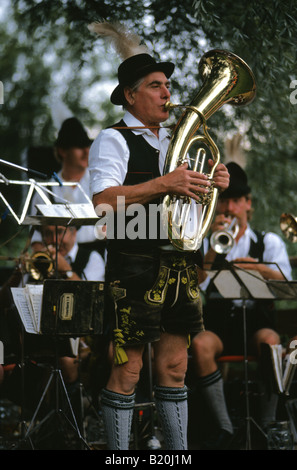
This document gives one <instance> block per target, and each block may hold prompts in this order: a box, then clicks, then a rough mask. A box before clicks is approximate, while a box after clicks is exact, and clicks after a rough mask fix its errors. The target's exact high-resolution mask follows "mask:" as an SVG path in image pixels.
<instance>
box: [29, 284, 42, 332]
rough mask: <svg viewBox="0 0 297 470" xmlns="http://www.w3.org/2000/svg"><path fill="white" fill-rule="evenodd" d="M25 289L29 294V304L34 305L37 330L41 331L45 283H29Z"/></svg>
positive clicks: (33, 311) (33, 313)
mask: <svg viewBox="0 0 297 470" xmlns="http://www.w3.org/2000/svg"><path fill="white" fill-rule="evenodd" d="M25 290H26V293H27V296H28V297H27V298H28V302H29V305H30V306H31V307H32V315H33V321H34V322H35V327H36V331H37V332H40V322H41V307H42V294H43V285H42V284H36V285H35V284H27V285H26V287H25ZM29 308H30V307H29Z"/></svg>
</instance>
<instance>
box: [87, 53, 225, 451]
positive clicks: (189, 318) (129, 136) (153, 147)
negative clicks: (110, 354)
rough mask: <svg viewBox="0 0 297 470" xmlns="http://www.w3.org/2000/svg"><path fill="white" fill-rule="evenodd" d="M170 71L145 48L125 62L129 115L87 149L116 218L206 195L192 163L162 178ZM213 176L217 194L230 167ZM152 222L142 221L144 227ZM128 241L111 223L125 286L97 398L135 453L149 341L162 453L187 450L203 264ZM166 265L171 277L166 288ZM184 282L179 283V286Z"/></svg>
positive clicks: (98, 203) (146, 242) (98, 194)
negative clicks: (134, 423)
mask: <svg viewBox="0 0 297 470" xmlns="http://www.w3.org/2000/svg"><path fill="white" fill-rule="evenodd" d="M122 46H123V44H122ZM122 49H123V47H122ZM173 70H174V65H173V64H172V63H170V62H157V61H156V60H155V59H154V58H153V57H152V56H151V55H150V54H149V53H147V52H144V53H143V52H140V51H138V52H137V53H134V54H131V55H128V57H125V58H124V61H123V62H122V63H121V65H120V66H119V69H118V80H119V84H118V86H117V87H116V88H115V90H114V91H113V93H112V95H111V101H112V103H113V104H115V105H120V106H123V107H124V110H125V114H124V116H123V119H122V120H121V121H120V122H119V123H117V124H116V125H115V126H113V127H112V128H109V129H106V130H103V131H101V133H100V134H99V136H98V137H97V139H96V140H95V141H94V143H93V144H92V146H91V149H90V174H91V188H92V193H93V201H94V207H95V208H97V210H98V209H99V210H100V208H101V207H103V208H104V207H107V206H109V207H110V208H111V209H112V210H113V211H114V212H115V213H116V211H117V210H119V209H118V207H119V206H118V199H119V197H120V198H121V200H123V199H124V202H125V208H128V209H129V208H131V209H132V208H133V205H134V207H135V204H137V207H139V206H140V205H141V206H142V207H144V208H145V209H146V211H147V210H148V208H149V207H151V205H152V204H158V203H159V202H160V198H161V197H162V196H164V195H166V194H178V195H185V196H190V197H191V198H193V199H195V200H197V193H196V191H197V192H200V193H207V192H208V187H209V182H208V180H207V178H206V176H205V175H204V174H200V173H198V172H194V171H191V170H189V169H187V164H185V165H182V166H180V167H179V168H177V169H176V170H174V171H173V172H171V173H168V174H166V175H164V176H161V175H162V172H163V165H164V160H165V155H166V151H167V147H168V143H169V135H168V132H167V130H166V129H165V128H164V127H162V126H161V123H163V122H164V121H166V120H167V119H168V111H167V110H166V109H165V103H166V102H167V101H168V100H169V98H170V90H169V89H170V81H169V79H170V77H171V75H172V73H173ZM214 180H215V184H216V186H217V187H218V188H220V189H222V190H223V189H226V187H227V186H228V182H229V175H228V172H227V170H226V168H225V166H224V165H222V164H220V165H219V166H218V167H217V171H216V173H215V177H214ZM146 214H147V212H146ZM148 220H149V218H145V220H141V221H140V222H139V226H140V228H142V227H144V225H145V223H146V222H148ZM128 222H129V220H128V219H125V227H124V228H127V229H128ZM116 228H117V230H118V232H116V233H119V232H121V231H122V229H123V226H122V225H120V222H118V226H117V227H116ZM124 231H125V230H124ZM125 235H126V236H125V237H122V238H121V237H116V236H115V237H113V238H112V237H110V238H109V236H108V224H107V251H108V258H107V268H106V282H108V283H111V284H112V283H114V284H115V286H116V287H117V288H122V289H123V290H122V292H121V293H120V294H119V296H118V299H117V300H116V299H114V298H111V299H110V304H109V307H108V308H107V313H108V315H109V318H108V321H109V324H110V333H111V339H112V341H113V344H114V361H113V365H112V370H111V374H110V377H109V380H108V382H107V384H106V387H105V389H104V390H103V391H102V395H101V404H102V412H103V416H104V418H105V421H106V432H107V441H108V447H109V448H110V449H118V450H126V449H128V448H129V438H130V429H131V420H132V416H133V410H134V403H135V387H136V385H137V383H138V380H139V374H140V370H141V368H142V354H143V351H144V347H145V344H147V343H152V345H153V350H154V372H155V389H154V397H155V401H156V408H157V411H158V414H159V416H160V419H161V422H162V429H163V433H164V440H165V447H166V448H167V449H176V450H178V449H186V448H187V389H186V387H185V384H184V378H185V373H186V368H187V342H188V336H189V334H191V333H194V332H198V331H201V330H202V329H203V321H202V316H201V302H200V297H199V290H198V280H197V275H196V263H197V260H196V259H195V257H193V256H192V255H191V254H189V253H187V254H184V253H177V252H176V251H174V250H173V247H172V245H170V243H169V241H168V239H160V237H159V236H156V237H154V238H153V237H149V236H147V235H146V234H145V236H144V237H139V236H138V237H137V236H136V237H130V238H129V236H128V230H127V231H125ZM163 267H164V269H165V270H166V272H167V273H170V275H169V278H168V282H165V283H163V282H162V272H163V271H162V269H163ZM187 276H191V279H192V284H191V285H192V287H193V293H194V291H195V294H194V295H193V297H191V298H190V296H189V295H188V294H187V292H188V291H187V285H188V284H187V283H188V280H187V279H188V277H187ZM180 277H181V278H182V279H183V281H182V282H178V279H179V278H180ZM154 286H155V287H154ZM159 287H161V289H159ZM188 287H189V286H188ZM161 291H162V292H163V293H162V295H160V292H161Z"/></svg>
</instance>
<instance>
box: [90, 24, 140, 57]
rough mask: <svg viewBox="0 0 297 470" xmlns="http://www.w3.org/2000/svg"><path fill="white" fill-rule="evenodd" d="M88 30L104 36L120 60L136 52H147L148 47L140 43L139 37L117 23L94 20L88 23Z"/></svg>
mask: <svg viewBox="0 0 297 470" xmlns="http://www.w3.org/2000/svg"><path fill="white" fill-rule="evenodd" d="M88 29H89V31H91V32H93V33H96V34H97V35H98V36H102V37H104V38H106V39H107V40H108V41H109V42H110V43H111V45H112V46H113V47H114V49H115V51H116V52H117V53H118V54H119V56H120V57H121V58H122V60H126V59H128V58H129V57H132V56H134V55H137V54H144V53H148V48H147V47H146V46H145V45H142V44H140V42H141V39H140V37H139V36H138V35H137V34H136V33H133V32H131V31H129V30H128V29H127V28H126V27H125V26H124V25H122V24H119V23H108V22H106V21H104V22H103V23H100V22H97V21H96V22H94V23H91V24H89V25H88Z"/></svg>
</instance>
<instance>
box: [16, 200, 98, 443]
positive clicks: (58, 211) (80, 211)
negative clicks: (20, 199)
mask: <svg viewBox="0 0 297 470" xmlns="http://www.w3.org/2000/svg"><path fill="white" fill-rule="evenodd" d="M37 209H38V212H39V213H38V214H37V215H33V216H25V217H24V218H23V220H22V221H21V223H22V225H29V226H43V225H54V226H55V227H56V246H55V249H56V254H57V253H58V241H57V240H58V237H57V230H58V226H64V227H68V226H76V227H80V226H82V225H95V224H96V223H97V222H98V220H99V218H98V217H97V216H96V214H95V212H94V210H93V207H92V205H90V204H70V203H66V204H40V205H37ZM56 259H58V257H57V256H56ZM56 278H58V266H57V263H56ZM54 282H56V283H57V282H58V283H59V284H55V290H54V291H53V292H52V294H51V295H49V296H48V297H47V300H46V301H45V300H44V301H43V307H44V308H45V307H46V308H51V309H52V312H51V313H53V305H54V304H55V308H57V305H56V302H57V295H58V291H59V286H60V287H62V285H63V286H66V285H67V289H69V287H70V286H71V284H72V285H73V289H74V290H73V291H72V292H70V294H71V295H72V294H73V293H74V292H76V293H78V292H79V291H77V288H78V283H79V282H80V281H69V280H67V281H66V280H65V281H57V280H54V279H51V280H45V281H44V284H45V285H47V286H50V285H51V286H53V284H52V283H54ZM81 282H83V283H84V286H86V283H88V284H90V283H91V284H94V282H93V281H81ZM48 283H51V284H48ZM64 283H67V284H64ZM95 284H97V285H98V286H99V285H101V286H102V285H103V283H99V282H96V283H95ZM88 292H89V291H88V290H87V291H85V290H84V289H83V290H82V291H81V295H82V297H81V299H82V298H86V297H85V296H88ZM44 293H46V292H44ZM68 293H69V292H68ZM101 294H102V296H101V295H100V299H102V301H103V290H102V292H101ZM81 299H80V300H81ZM67 301H68V299H67V298H66V299H65V298H64V307H63V308H64V312H65V311H67V309H68V304H67ZM65 302H66V304H65ZM89 302H90V297H88V302H87V303H89ZM99 303H100V308H101V311H103V306H102V305H101V300H100V301H99ZM97 307H98V305H97ZM82 311H85V309H82ZM99 311H100V309H99V308H98V310H97V313H98V312H99ZM42 318H43V320H44V321H43V323H42V325H41V328H42V333H43V334H47V335H50V336H51V337H52V339H53V341H54V345H55V366H54V368H53V370H52V371H51V374H50V377H49V379H48V382H47V384H46V386H45V389H44V392H43V394H42V396H41V399H40V401H39V403H38V405H37V408H36V410H35V412H34V414H33V417H32V420H31V423H30V425H29V427H28V429H27V431H26V433H25V435H24V437H23V442H26V441H27V440H29V442H30V444H31V447H32V440H31V436H32V435H33V434H35V433H36V432H37V431H38V430H39V429H40V428H41V427H42V426H43V425H44V424H45V423H47V422H48V421H49V420H51V419H54V420H55V421H56V424H57V426H59V422H60V423H61V420H64V422H66V424H67V425H68V426H69V427H70V428H72V430H73V431H74V433H75V435H76V436H77V437H78V439H79V441H80V442H81V443H82V446H83V447H85V448H87V449H88V448H89V446H88V444H87V442H86V441H85V439H84V438H83V436H82V434H81V431H80V429H79V426H78V423H77V420H76V417H75V414H74V411H73V409H72V406H71V403H70V399H69V396H68V393H67V389H66V386H65V383H64V380H63V377H62V373H61V369H60V368H59V357H58V356H59V355H58V341H59V338H60V337H61V336H62V337H64V338H65V337H67V336H68V337H79V336H85V335H91V334H98V333H100V332H99V331H98V328H99V327H100V325H98V324H97V323H96V318H93V319H92V322H90V321H89V320H87V322H86V323H84V328H82V327H81V325H80V323H77V320H76V319H74V322H73V324H72V327H73V328H72V329H71V331H70V330H69V321H67V320H66V323H67V326H66V325H65V322H63V321H61V319H60V320H59V316H58V315H57V314H56V315H49V316H44V315H42ZM94 322H95V323H94ZM70 323H71V322H70ZM99 323H101V324H102V319H101V321H100V322H99ZM70 328H71V327H70ZM82 330H84V331H82ZM52 382H53V383H54V384H55V407H54V409H53V410H52V411H51V412H50V413H49V414H48V415H47V416H46V417H45V418H44V419H42V420H41V421H40V422H39V424H38V425H36V426H34V423H35V420H36V417H37V415H38V413H39V410H40V407H41V405H42V403H43V401H44V399H45V397H46V394H47V392H48V390H49V387H50V385H51V384H52ZM61 392H62V395H64V397H65V398H66V401H67V405H68V408H69V410H70V414H71V418H72V422H71V420H69V419H68V417H67V416H66V414H65V413H64V411H63V410H61V409H60V403H59V402H60V400H59V397H60V393H61Z"/></svg>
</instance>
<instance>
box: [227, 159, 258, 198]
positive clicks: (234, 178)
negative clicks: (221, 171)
mask: <svg viewBox="0 0 297 470" xmlns="http://www.w3.org/2000/svg"><path fill="white" fill-rule="evenodd" d="M226 167H227V169H228V171H229V174H230V184H229V187H228V188H227V189H226V190H225V191H223V192H222V194H220V199H229V198H234V197H241V196H247V195H248V194H249V193H250V192H251V188H250V186H249V185H248V178H247V175H246V172H245V171H244V170H243V169H242V168H241V166H239V165H238V164H237V163H235V162H230V163H228V164H227V165H226Z"/></svg>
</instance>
